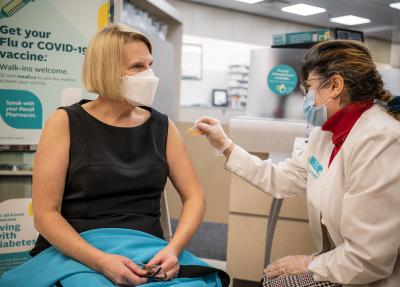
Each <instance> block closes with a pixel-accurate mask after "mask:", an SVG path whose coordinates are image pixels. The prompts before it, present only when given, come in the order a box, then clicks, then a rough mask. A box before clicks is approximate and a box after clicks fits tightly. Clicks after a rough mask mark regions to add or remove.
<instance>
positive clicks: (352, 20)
mask: <svg viewBox="0 0 400 287" xmlns="http://www.w3.org/2000/svg"><path fill="white" fill-rule="evenodd" d="M329 20H330V21H331V22H334V23H339V24H344V25H349V26H352V25H360V24H366V23H370V22H371V20H369V19H367V18H361V17H358V16H354V15H346V16H341V17H335V18H331V19H329Z"/></svg>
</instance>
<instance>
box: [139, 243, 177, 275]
mask: <svg viewBox="0 0 400 287" xmlns="http://www.w3.org/2000/svg"><path fill="white" fill-rule="evenodd" d="M146 265H160V267H161V274H162V273H164V274H165V275H166V276H165V280H171V279H173V278H175V277H176V276H177V275H178V272H179V262H178V252H176V251H175V250H174V249H173V248H172V247H170V246H167V247H165V248H164V249H162V250H160V251H159V252H158V253H157V254H156V255H155V256H154V257H153V258H152V259H151V260H150V261H149V262H148V263H147V264H146Z"/></svg>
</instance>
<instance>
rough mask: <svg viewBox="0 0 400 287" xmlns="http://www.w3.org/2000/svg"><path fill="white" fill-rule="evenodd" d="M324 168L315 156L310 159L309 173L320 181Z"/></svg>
mask: <svg viewBox="0 0 400 287" xmlns="http://www.w3.org/2000/svg"><path fill="white" fill-rule="evenodd" d="M323 169H324V167H323V166H322V165H321V164H320V163H319V161H318V160H317V159H316V158H315V156H312V157H310V159H309V161H308V171H309V172H310V173H311V174H312V175H313V176H314V177H315V178H316V179H318V178H319V176H320V175H321V173H322V170H323Z"/></svg>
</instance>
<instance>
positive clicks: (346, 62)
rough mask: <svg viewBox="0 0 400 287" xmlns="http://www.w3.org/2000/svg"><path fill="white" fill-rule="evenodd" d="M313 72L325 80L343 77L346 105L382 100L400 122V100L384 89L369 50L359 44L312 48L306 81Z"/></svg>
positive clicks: (334, 43)
mask: <svg viewBox="0 0 400 287" xmlns="http://www.w3.org/2000/svg"><path fill="white" fill-rule="evenodd" d="M311 72H314V73H316V74H317V75H319V76H320V77H321V78H323V79H329V78H330V77H332V76H334V75H340V76H341V77H342V78H343V80H344V85H345V94H346V96H345V98H344V99H342V103H343V104H347V103H350V102H364V101H370V100H378V101H379V102H381V103H382V104H383V105H384V106H385V107H386V108H387V110H388V112H389V113H390V114H392V115H393V116H394V117H395V118H396V119H398V120H400V97H393V96H392V94H391V93H390V92H389V91H388V90H386V89H384V88H383V81H382V78H381V75H380V74H379V72H378V71H377V68H376V65H375V63H374V62H373V60H372V57H371V53H370V51H369V50H368V48H367V47H366V46H365V45H364V44H362V43H360V42H357V41H351V40H332V41H326V42H321V43H319V44H317V45H315V46H313V47H311V48H310V49H309V50H308V51H307V52H306V54H305V57H304V63H303V66H302V69H301V79H302V81H304V80H307V79H308V76H309V74H310V73H311Z"/></svg>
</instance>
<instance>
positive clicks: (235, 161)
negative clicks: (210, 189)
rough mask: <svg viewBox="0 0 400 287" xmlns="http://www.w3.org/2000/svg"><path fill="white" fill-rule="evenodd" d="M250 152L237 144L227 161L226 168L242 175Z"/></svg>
mask: <svg viewBox="0 0 400 287" xmlns="http://www.w3.org/2000/svg"><path fill="white" fill-rule="evenodd" d="M249 156H250V154H249V153H248V152H247V151H245V150H244V149H243V148H241V147H240V146H238V145H235V146H234V147H233V149H232V152H231V154H230V156H229V158H228V160H227V161H226V162H225V169H226V170H228V171H230V172H233V173H234V174H236V175H239V176H240V175H241V173H242V166H243V163H244V162H245V161H246V159H247V158H248V157H249Z"/></svg>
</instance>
